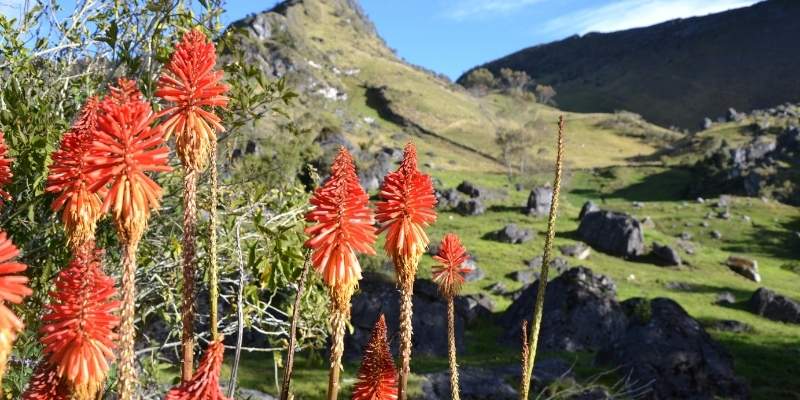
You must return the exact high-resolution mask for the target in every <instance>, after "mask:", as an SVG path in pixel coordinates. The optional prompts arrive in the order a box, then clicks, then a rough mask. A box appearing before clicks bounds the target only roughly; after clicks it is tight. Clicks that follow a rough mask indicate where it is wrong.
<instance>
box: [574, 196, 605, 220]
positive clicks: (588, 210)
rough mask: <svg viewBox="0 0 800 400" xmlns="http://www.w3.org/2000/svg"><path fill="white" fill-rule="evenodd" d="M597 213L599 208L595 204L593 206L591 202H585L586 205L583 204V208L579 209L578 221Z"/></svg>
mask: <svg viewBox="0 0 800 400" xmlns="http://www.w3.org/2000/svg"><path fill="white" fill-rule="evenodd" d="M597 211H600V207H598V206H597V204H594V203H593V202H592V201H591V200H590V201H587V202H586V203H583V206H582V207H581V212H580V214H578V219H583V217H584V216H585V215H586V214H589V213H593V212H597Z"/></svg>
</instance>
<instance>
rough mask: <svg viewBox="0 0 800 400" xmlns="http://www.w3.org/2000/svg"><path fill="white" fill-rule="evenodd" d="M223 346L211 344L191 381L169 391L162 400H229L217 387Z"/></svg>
mask: <svg viewBox="0 0 800 400" xmlns="http://www.w3.org/2000/svg"><path fill="white" fill-rule="evenodd" d="M224 353H225V346H224V345H223V344H222V341H221V340H216V341H214V342H211V344H209V345H208V348H207V349H206V352H205V354H204V355H203V358H202V359H200V365H199V366H198V367H197V371H196V372H195V373H194V375H193V376H192V378H191V379H189V380H188V381H185V382H183V383H181V384H180V385H179V386H178V387H176V388H174V389H172V390H170V391H169V392H168V393H167V396H166V397H165V398H164V400H229V399H228V398H227V397H225V395H224V394H222V390H221V389H220V387H219V373H220V370H221V369H222V357H223V354H224Z"/></svg>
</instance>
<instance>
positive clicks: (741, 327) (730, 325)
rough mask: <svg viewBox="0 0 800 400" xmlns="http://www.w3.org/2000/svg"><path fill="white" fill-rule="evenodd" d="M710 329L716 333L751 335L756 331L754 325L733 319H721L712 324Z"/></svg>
mask: <svg viewBox="0 0 800 400" xmlns="http://www.w3.org/2000/svg"><path fill="white" fill-rule="evenodd" d="M710 328H711V329H714V330H716V331H721V332H732V333H749V332H753V330H754V329H753V326H752V325H749V324H746V323H744V322H741V321H736V320H732V319H721V320H719V321H715V322H714V323H713V324H711V326H710Z"/></svg>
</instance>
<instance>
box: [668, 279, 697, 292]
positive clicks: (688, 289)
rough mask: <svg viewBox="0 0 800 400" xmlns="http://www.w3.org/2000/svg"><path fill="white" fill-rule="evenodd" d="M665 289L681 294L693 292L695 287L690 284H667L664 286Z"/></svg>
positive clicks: (674, 282)
mask: <svg viewBox="0 0 800 400" xmlns="http://www.w3.org/2000/svg"><path fill="white" fill-rule="evenodd" d="M664 287H665V288H667V289H669V290H677V291H679V292H693V291H694V289H695V286H694V285H692V284H691V283H688V282H676V281H673V282H667V283H665V284H664Z"/></svg>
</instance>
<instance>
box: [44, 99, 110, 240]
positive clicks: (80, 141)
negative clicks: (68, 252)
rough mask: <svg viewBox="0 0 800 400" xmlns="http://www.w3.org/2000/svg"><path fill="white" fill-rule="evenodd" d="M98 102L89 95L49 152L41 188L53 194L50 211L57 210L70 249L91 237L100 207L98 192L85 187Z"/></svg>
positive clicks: (86, 185) (101, 192) (88, 179)
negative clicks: (76, 117)
mask: <svg viewBox="0 0 800 400" xmlns="http://www.w3.org/2000/svg"><path fill="white" fill-rule="evenodd" d="M99 111H100V101H99V100H98V99H97V98H96V97H92V98H90V99H89V100H88V101H87V102H86V104H85V105H84V106H83V108H82V109H81V112H80V115H79V116H78V119H77V120H76V121H75V123H74V124H73V125H72V128H71V129H70V130H69V131H67V133H65V134H64V136H63V137H62V138H61V143H60V145H59V148H58V150H56V151H55V152H53V155H52V156H51V157H52V160H53V163H52V164H50V173H49V174H48V176H47V187H46V188H45V190H46V191H47V192H49V193H53V194H55V195H56V199H55V200H54V201H53V205H52V208H53V211H56V212H57V211H59V210H62V211H61V221H62V222H63V223H64V230H65V231H66V234H67V241H68V243H69V245H70V247H72V248H73V249H77V248H79V247H81V246H82V245H83V244H84V243H87V242H90V241H92V240H94V232H95V228H96V227H97V220H98V219H99V218H100V216H101V209H102V206H103V203H102V198H101V195H102V194H103V192H104V190H105V188H99V190H100V193H99V194H98V193H93V192H91V191H90V190H89V185H90V184H91V179H90V178H89V176H88V175H87V172H88V165H87V155H88V153H89V149H90V147H91V145H92V141H93V140H94V131H95V129H96V127H97V118H98V113H99Z"/></svg>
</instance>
